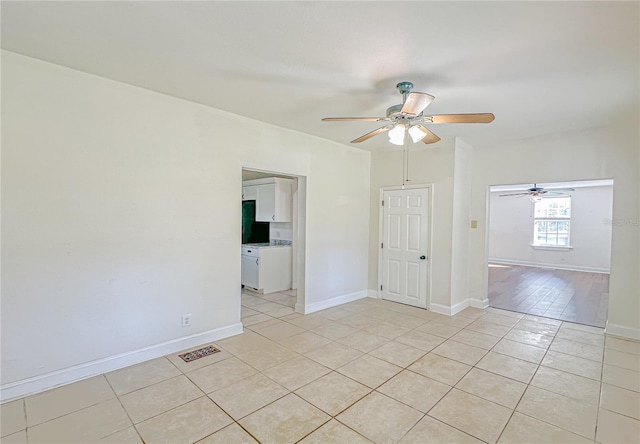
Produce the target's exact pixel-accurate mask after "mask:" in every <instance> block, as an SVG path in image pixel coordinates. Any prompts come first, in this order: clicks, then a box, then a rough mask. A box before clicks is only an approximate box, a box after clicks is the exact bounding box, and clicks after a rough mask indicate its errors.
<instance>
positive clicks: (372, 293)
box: [367, 290, 380, 299]
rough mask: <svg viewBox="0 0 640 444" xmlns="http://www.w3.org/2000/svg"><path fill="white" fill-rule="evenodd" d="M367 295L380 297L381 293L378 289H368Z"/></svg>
mask: <svg viewBox="0 0 640 444" xmlns="http://www.w3.org/2000/svg"><path fill="white" fill-rule="evenodd" d="M367 297H368V298H375V299H380V293H379V292H378V291H376V290H367Z"/></svg>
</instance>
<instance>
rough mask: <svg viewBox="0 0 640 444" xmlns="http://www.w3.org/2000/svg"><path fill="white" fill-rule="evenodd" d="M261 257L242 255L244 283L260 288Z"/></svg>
mask: <svg viewBox="0 0 640 444" xmlns="http://www.w3.org/2000/svg"><path fill="white" fill-rule="evenodd" d="M259 264H260V259H259V258H257V257H252V256H245V255H243V256H242V285H246V286H247V287H251V288H255V289H258V288H260V265H259Z"/></svg>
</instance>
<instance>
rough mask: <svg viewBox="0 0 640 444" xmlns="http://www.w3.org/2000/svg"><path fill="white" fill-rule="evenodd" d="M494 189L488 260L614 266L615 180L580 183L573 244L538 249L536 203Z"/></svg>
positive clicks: (590, 268) (574, 199) (568, 266)
mask: <svg viewBox="0 0 640 444" xmlns="http://www.w3.org/2000/svg"><path fill="white" fill-rule="evenodd" d="M499 194H505V192H504V191H497V192H491V193H490V198H489V199H490V201H489V213H490V214H489V246H488V247H489V260H490V261H494V262H496V261H497V262H503V263H513V264H519V265H532V266H546V267H555V268H561V269H567V270H576V271H593V272H599V273H608V272H609V263H610V260H611V228H612V224H611V220H612V205H613V187H612V186H589V187H577V188H575V191H572V192H571V193H570V194H571V226H570V244H571V247H572V249H570V250H564V249H559V250H549V249H536V248H533V247H532V246H531V243H532V241H533V222H534V218H533V203H531V201H530V200H529V199H528V198H526V197H524V198H514V197H499V196H498V195H499Z"/></svg>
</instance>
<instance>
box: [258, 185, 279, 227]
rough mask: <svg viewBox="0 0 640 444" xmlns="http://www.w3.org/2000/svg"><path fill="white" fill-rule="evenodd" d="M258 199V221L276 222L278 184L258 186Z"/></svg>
mask: <svg viewBox="0 0 640 444" xmlns="http://www.w3.org/2000/svg"><path fill="white" fill-rule="evenodd" d="M256 188H258V198H257V199H256V221H258V222H275V221H276V184H275V183H267V184H264V185H258V186H257V187H256Z"/></svg>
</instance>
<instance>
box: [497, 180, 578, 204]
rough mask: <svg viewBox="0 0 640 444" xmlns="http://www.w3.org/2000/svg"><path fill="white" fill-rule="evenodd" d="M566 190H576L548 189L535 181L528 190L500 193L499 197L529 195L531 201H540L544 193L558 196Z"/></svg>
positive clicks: (568, 189) (572, 189)
mask: <svg viewBox="0 0 640 444" xmlns="http://www.w3.org/2000/svg"><path fill="white" fill-rule="evenodd" d="M565 191H575V188H553V189H552V190H547V189H545V188H542V187H539V186H538V185H537V184H535V183H534V184H533V186H532V187H531V188H527V189H526V190H524V191H522V192H519V193H509V194H498V197H509V196H515V197H516V198H518V197H525V196H529V200H531V202H538V201H539V200H540V199H542V196H543V195H547V196H552V195H558V196H561V195H563V194H564V192H565Z"/></svg>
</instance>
